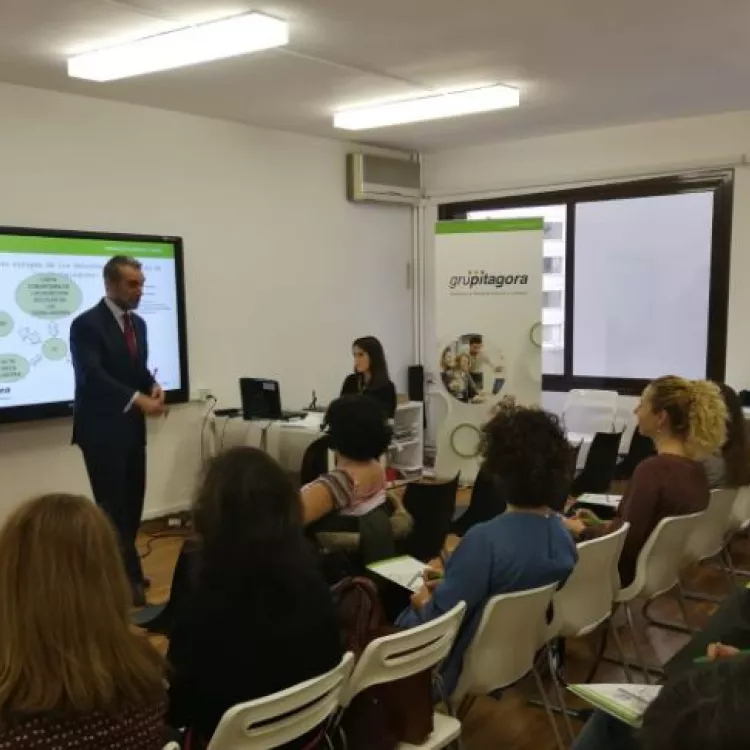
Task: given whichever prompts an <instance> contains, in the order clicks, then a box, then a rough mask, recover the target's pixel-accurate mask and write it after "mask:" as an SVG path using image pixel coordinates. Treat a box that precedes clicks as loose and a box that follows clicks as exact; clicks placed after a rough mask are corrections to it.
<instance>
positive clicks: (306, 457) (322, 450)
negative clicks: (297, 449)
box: [299, 435, 329, 487]
mask: <svg viewBox="0 0 750 750" xmlns="http://www.w3.org/2000/svg"><path fill="white" fill-rule="evenodd" d="M328 446H329V440H328V435H321V436H320V437H319V438H317V439H316V440H313V442H312V443H310V445H308V446H307V448H306V449H305V452H304V454H303V456H302V466H301V468H300V471H299V474H300V476H299V479H300V484H301V485H302V486H303V487H304V486H305V485H306V484H310V482H314V481H315V480H316V479H317V478H318V477H321V476H323V474H326V473H328Z"/></svg>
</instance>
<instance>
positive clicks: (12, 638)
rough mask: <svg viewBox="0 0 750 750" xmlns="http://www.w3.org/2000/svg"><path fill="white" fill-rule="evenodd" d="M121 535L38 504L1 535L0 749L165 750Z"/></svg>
mask: <svg viewBox="0 0 750 750" xmlns="http://www.w3.org/2000/svg"><path fill="white" fill-rule="evenodd" d="M130 600H131V591H130V584H129V583H128V579H127V577H126V575H125V570H124V568H123V565H122V560H121V557H120V554H119V552H118V546H117V537H116V536H115V532H114V530H113V529H112V527H111V526H110V523H109V521H108V520H107V518H106V516H105V515H104V514H103V513H102V511H101V510H99V508H97V506H96V505H94V503H92V502H91V501H90V500H87V499H86V498H84V497H75V496H72V495H45V496H43V497H40V498H38V499H36V500H32V501H30V502H28V503H26V504H25V505H23V506H22V507H20V508H19V509H18V510H16V511H15V513H13V514H12V515H11V516H10V518H9V519H8V520H7V522H6V524H5V526H4V528H3V529H2V531H1V532H0V748H3V750H47V749H49V750H53V749H54V750H102V748H118V750H160V749H161V747H162V746H163V745H164V743H165V736H164V714H165V711H166V688H165V685H164V665H163V661H162V659H161V657H160V656H159V654H158V653H157V652H156V651H155V650H154V649H153V648H152V647H151V645H150V644H149V642H148V641H147V640H146V638H145V636H143V635H139V634H136V633H134V632H132V631H131V629H130V625H129V622H128V613H129V609H130Z"/></svg>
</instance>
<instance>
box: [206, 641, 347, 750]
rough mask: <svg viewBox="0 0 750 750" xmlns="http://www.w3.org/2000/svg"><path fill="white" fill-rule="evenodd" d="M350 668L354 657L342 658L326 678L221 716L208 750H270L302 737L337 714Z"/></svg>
mask: <svg viewBox="0 0 750 750" xmlns="http://www.w3.org/2000/svg"><path fill="white" fill-rule="evenodd" d="M313 647H314V644H313ZM353 665H354V655H353V654H351V653H347V654H344V658H343V659H342V660H341V662H340V664H339V665H338V666H337V667H335V668H334V669H332V670H331V671H330V672H328V673H327V674H324V675H322V676H320V677H315V678H313V679H312V680H307V681H306V682H302V683H300V684H299V685H295V686H294V687H290V688H288V689H286V690H282V691H281V692H279V693H274V694H273V695H269V696H267V697H265V698H258V699H256V700H253V701H249V702H248V703H240V704H238V705H236V706H233V707H232V708H230V709H229V710H228V711H227V712H226V713H225V714H224V716H222V718H221V721H220V722H219V725H218V726H217V727H216V731H215V732H214V735H213V737H212V738H211V742H210V743H209V745H208V750H272V748H276V747H279V746H281V745H285V744H286V743H287V742H291V741H292V740H295V739H297V738H298V737H302V736H303V735H305V734H307V733H308V732H310V731H312V730H313V729H315V727H318V726H320V725H322V724H323V723H324V722H325V721H326V719H328V718H329V717H331V716H333V715H334V714H335V713H336V712H337V711H338V709H339V705H340V702H341V694H342V691H343V690H344V688H345V686H346V682H347V679H348V678H349V675H350V674H351V671H352V666H353Z"/></svg>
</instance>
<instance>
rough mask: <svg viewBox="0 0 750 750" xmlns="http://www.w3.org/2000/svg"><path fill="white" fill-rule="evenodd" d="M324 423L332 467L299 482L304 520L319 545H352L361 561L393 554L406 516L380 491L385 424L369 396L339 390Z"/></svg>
mask: <svg viewBox="0 0 750 750" xmlns="http://www.w3.org/2000/svg"><path fill="white" fill-rule="evenodd" d="M325 424H326V429H327V436H328V440H329V447H330V449H331V450H332V451H333V452H334V455H335V457H336V468H335V469H334V470H333V471H329V472H328V473H326V474H324V475H323V476H321V477H318V479H316V480H315V481H313V482H310V483H309V484H307V485H306V486H304V487H303V488H302V511H303V516H304V522H305V524H308V525H310V531H311V533H313V534H314V535H315V536H316V537H317V539H318V541H319V542H320V543H321V546H323V547H325V548H329V549H331V548H335V549H348V550H351V551H355V550H358V551H360V552H361V553H362V555H363V557H364V558H365V562H374V561H375V560H382V559H383V558H384V557H388V556H392V555H394V554H395V551H396V550H395V545H394V541H393V540H394V538H395V537H400V536H404V535H405V534H406V533H408V531H409V530H410V528H411V516H409V514H408V513H407V512H406V510H405V509H404V506H403V504H402V503H401V500H400V498H398V497H396V496H395V495H389V494H388V493H387V491H386V480H385V470H384V469H383V465H382V464H381V457H382V456H383V454H384V453H385V452H386V451H387V450H388V445H389V444H390V441H391V428H390V427H389V426H388V424H387V422H386V418H385V414H384V413H383V410H382V408H381V407H380V405H379V404H378V402H377V401H375V400H373V399H369V398H362V397H361V396H342V397H341V398H339V399H336V400H335V401H334V402H333V403H332V404H331V405H330V406H329V407H328V412H327V413H326V418H325ZM392 510H395V512H393V513H392V514H391V511H392Z"/></svg>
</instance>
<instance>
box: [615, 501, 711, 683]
mask: <svg viewBox="0 0 750 750" xmlns="http://www.w3.org/2000/svg"><path fill="white" fill-rule="evenodd" d="M703 515H704V513H703V512H701V513H693V514H691V515H687V516H670V517H667V518H662V520H661V521H659V523H658V524H657V526H656V528H655V529H654V530H653V531H652V532H651V536H649V538H648V540H647V541H646V544H644V545H643V549H641V552H640V554H639V555H638V561H637V563H636V569H635V578H634V579H633V582H632V583H631V584H630V586H627V587H626V588H623V589H621V590H620V593H619V594H618V595H617V597H616V599H615V601H616V602H617V603H618V604H622V606H623V608H624V610H625V615H626V618H627V622H628V628H629V630H630V636H631V638H632V639H633V648H634V650H635V655H636V660H637V662H638V666H639V668H640V669H641V671H642V672H643V675H644V677H645V679H646V682H650V678H649V673H648V669H647V667H646V662H645V659H644V658H643V651H642V650H641V645H640V642H639V640H638V635H637V632H636V628H635V624H634V622H633V613H632V612H631V610H630V604H631V603H632V601H633V600H634V599H635V598H636V597H641V598H644V599H647V600H649V602H647V604H648V603H650V601H653V600H654V599H656V597H658V596H661V595H662V594H666V593H667V592H668V591H671V590H672V589H673V588H675V587H677V602H678V604H679V606H680V611H681V612H682V616H683V618H684V619H685V622H686V623H687V624H688V625H689V624H690V623H689V620H688V616H687V608H686V606H685V600H684V598H683V596H682V592H681V590H680V588H679V583H680V571H681V569H682V567H683V565H684V562H685V549H686V547H687V543H688V540H689V539H690V536H691V534H692V533H693V532H694V531H695V529H696V528H697V527H698V525H699V524H700V522H701V520H702V518H703ZM644 615H645V607H644ZM651 622H653V623H654V624H658V623H657V622H656V621H654V620H652V621H651ZM613 630H614V627H613Z"/></svg>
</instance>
